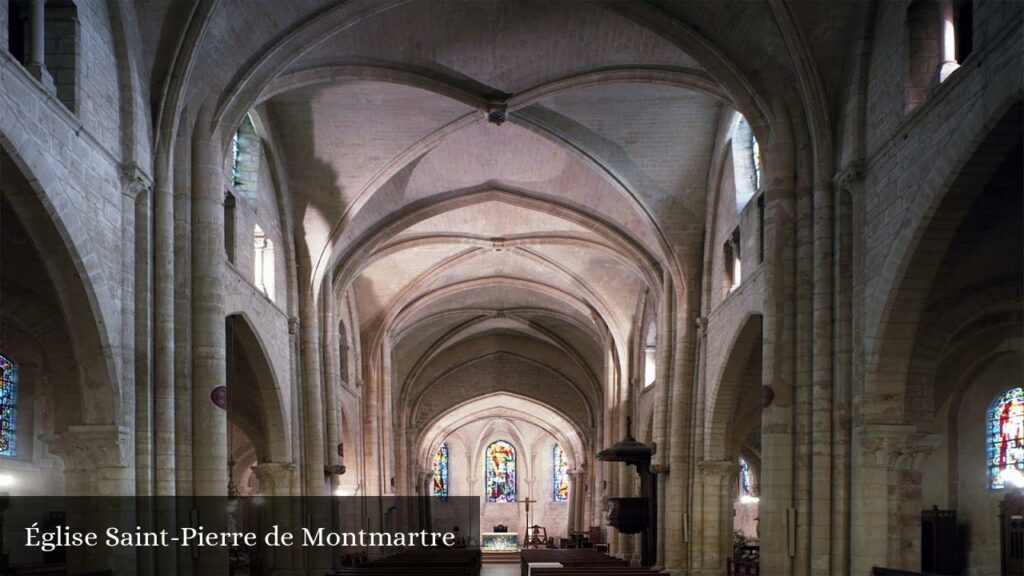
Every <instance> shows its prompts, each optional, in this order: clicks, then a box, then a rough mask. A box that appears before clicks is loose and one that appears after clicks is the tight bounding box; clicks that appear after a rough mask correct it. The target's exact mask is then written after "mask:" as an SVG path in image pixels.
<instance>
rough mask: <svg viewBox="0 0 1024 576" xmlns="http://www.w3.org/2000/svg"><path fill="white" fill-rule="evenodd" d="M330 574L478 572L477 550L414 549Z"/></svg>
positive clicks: (458, 575) (448, 575)
mask: <svg viewBox="0 0 1024 576" xmlns="http://www.w3.org/2000/svg"><path fill="white" fill-rule="evenodd" d="M333 574H335V575H337V576H342V575H365V576H406V575H408V574H423V575H424V576H480V551H479V550H414V551H409V552H402V553H400V554H395V555H394V556H388V557H387V558H380V559H378V560H374V561H372V562H369V563H367V564H361V565H358V566H347V567H344V568H341V569H339V570H336V571H335V572H333Z"/></svg>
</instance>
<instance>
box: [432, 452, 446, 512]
mask: <svg viewBox="0 0 1024 576" xmlns="http://www.w3.org/2000/svg"><path fill="white" fill-rule="evenodd" d="M434 496H437V497H438V498H441V499H442V500H447V499H448V443H447V442H445V443H443V444H441V447H440V448H438V449H437V453H436V454H434Z"/></svg>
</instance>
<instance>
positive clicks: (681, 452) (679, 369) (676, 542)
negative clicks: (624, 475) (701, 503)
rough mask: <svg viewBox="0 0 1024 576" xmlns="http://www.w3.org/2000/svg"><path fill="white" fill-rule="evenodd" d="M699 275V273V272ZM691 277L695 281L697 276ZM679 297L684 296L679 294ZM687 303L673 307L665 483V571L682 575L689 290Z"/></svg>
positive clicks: (691, 328) (689, 419) (693, 319)
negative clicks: (667, 453) (673, 336)
mask: <svg viewBox="0 0 1024 576" xmlns="http://www.w3.org/2000/svg"><path fill="white" fill-rule="evenodd" d="M698 274H699V272H698ZM694 277H697V276H696V275H695V276H694ZM679 296H683V295H682V294H680V295H679ZM685 297H686V298H687V301H686V302H685V303H681V304H680V305H679V306H677V307H676V319H675V321H676V332H675V337H676V340H675V344H674V354H673V368H672V401H671V404H672V408H671V418H670V420H669V422H670V424H671V434H670V436H671V438H672V439H673V440H672V443H671V446H669V460H668V464H669V466H670V468H671V472H670V473H669V474H667V475H666V478H665V479H664V480H665V484H666V486H665V505H664V506H663V507H662V511H663V513H664V514H665V515H666V516H665V538H666V543H665V546H666V548H665V568H666V569H668V570H672V571H673V572H674V573H676V572H678V573H681V572H683V571H684V570H685V569H686V567H687V565H688V563H689V550H688V548H687V546H686V544H685V542H684V539H685V534H684V532H685V530H684V525H683V523H684V520H685V518H686V516H687V514H688V513H689V506H690V470H691V465H692V464H691V454H690V448H691V447H690V440H691V435H692V434H693V425H692V424H693V410H692V407H693V391H694V378H693V377H694V358H695V352H696V350H695V345H696V328H695V326H696V325H697V314H698V312H699V307H698V306H697V303H698V302H699V294H698V291H696V290H691V291H690V292H689V293H688V294H686V295H685Z"/></svg>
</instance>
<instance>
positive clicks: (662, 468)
mask: <svg viewBox="0 0 1024 576" xmlns="http://www.w3.org/2000/svg"><path fill="white" fill-rule="evenodd" d="M670 469H671V467H670V466H669V465H668V464H664V463H660V464H651V468H650V470H651V474H668V472H669V470H670Z"/></svg>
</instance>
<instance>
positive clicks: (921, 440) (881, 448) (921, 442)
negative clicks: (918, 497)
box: [858, 425, 941, 470]
mask: <svg viewBox="0 0 1024 576" xmlns="http://www.w3.org/2000/svg"><path fill="white" fill-rule="evenodd" d="M858 435H859V437H860V438H859V446H860V451H861V456H862V457H863V463H864V464H865V465H867V466H884V467H886V468H889V469H891V470H918V469H919V468H920V466H921V461H922V460H924V458H926V457H927V456H928V455H930V454H931V453H932V452H933V451H935V448H936V447H938V445H939V444H940V442H941V437H940V436H939V435H937V434H928V433H924V432H918V431H916V429H915V428H914V427H913V426H904V425H872V426H866V427H864V428H863V429H861V430H859V431H858Z"/></svg>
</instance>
